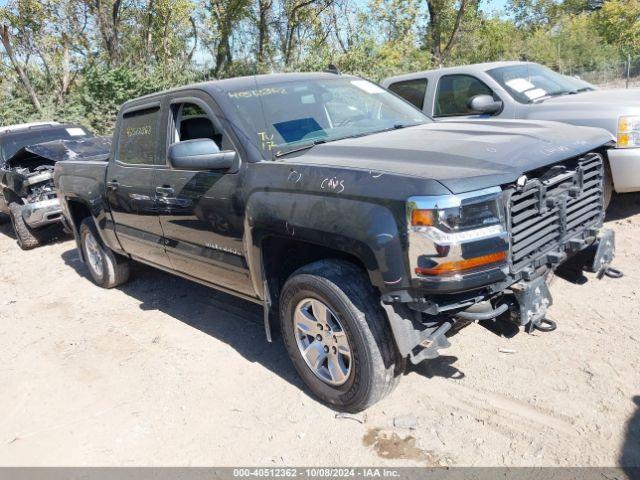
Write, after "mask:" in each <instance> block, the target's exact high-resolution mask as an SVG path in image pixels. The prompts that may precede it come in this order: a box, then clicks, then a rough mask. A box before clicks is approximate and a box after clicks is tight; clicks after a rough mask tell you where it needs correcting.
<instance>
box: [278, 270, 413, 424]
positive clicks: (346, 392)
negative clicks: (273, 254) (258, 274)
mask: <svg viewBox="0 0 640 480" xmlns="http://www.w3.org/2000/svg"><path fill="white" fill-rule="evenodd" d="M316 305H317V307H316ZM325 308H326V311H328V312H329V314H328V316H327V315H318V316H319V317H320V319H319V320H318V319H316V317H315V315H317V313H316V312H315V310H318V312H322V313H324V311H325V310H324V309H325ZM305 309H306V310H305ZM326 318H329V319H330V320H328V321H327V322H325V321H323V319H326ZM309 319H311V321H309V323H308V324H309V328H310V329H311V330H310V331H307V330H305V328H300V325H304V324H305V322H306V321H307V320H309ZM316 321H318V324H317V329H316V326H315V325H314V323H315V322H316ZM331 323H332V324H333V328H331V325H330V324H331ZM321 325H322V326H324V328H321ZM280 326H281V331H282V336H283V339H284V343H285V346H286V348H287V352H288V353H289V356H290V357H291V360H292V362H293V364H294V366H295V368H296V370H297V371H298V374H299V375H300V377H301V378H302V380H303V381H304V383H305V384H306V385H307V386H308V387H309V389H310V390H311V392H312V393H313V394H314V395H315V396H316V397H318V398H319V399H320V400H321V401H322V402H324V403H326V404H328V405H329V406H331V407H332V408H334V409H336V410H342V411H347V412H359V411H362V410H364V409H366V408H367V407H369V406H371V405H373V404H374V403H376V402H377V401H378V400H380V399H382V398H383V397H385V396H386V395H388V394H389V393H390V392H391V391H392V390H393V388H394V387H395V386H396V384H397V381H398V378H399V377H400V375H401V374H402V373H403V372H404V367H405V363H404V359H402V358H400V356H399V354H398V353H397V350H396V348H395V344H394V341H393V337H392V334H391V330H390V328H389V324H388V321H387V318H386V314H385V313H384V310H383V309H382V306H381V304H380V296H379V295H378V293H377V292H376V291H375V289H374V288H373V287H372V286H371V284H370V282H369V279H368V278H367V276H366V275H365V273H364V272H363V271H362V270H361V269H359V268H358V267H357V266H355V265H353V264H351V263H348V262H344V261H337V260H322V261H319V262H315V263H312V264H310V265H307V266H305V267H303V268H301V269H299V270H297V271H296V272H294V273H293V274H292V275H291V277H289V279H288V280H287V282H286V283H285V285H284V287H283V289H282V295H281V297H280ZM327 327H329V328H327ZM327 332H328V333H327ZM336 335H337V336H338V337H339V338H340V340H338V339H336ZM300 338H302V339H303V340H300ZM316 340H317V341H316ZM301 342H302V343H301ZM334 342H335V343H334ZM305 344H307V345H308V347H307V348H303V347H304V346H305ZM311 344H313V345H316V348H313V347H312V345H311ZM323 345H324V346H323ZM336 345H337V346H338V350H337V352H336V350H334V346H336ZM347 350H348V352H349V354H348V355H346V354H344V353H341V352H344V351H347ZM323 351H324V352H325V354H323V353H322V352H323ZM303 352H315V355H314V356H313V357H312V358H311V360H310V353H303ZM319 358H321V360H318V359H319ZM347 360H348V361H347ZM312 363H314V364H316V365H318V367H317V368H313V367H312V366H311V364H312ZM336 365H340V366H341V367H342V370H341V371H339V372H338V374H337V375H334V372H335V371H336V370H337V367H336Z"/></svg>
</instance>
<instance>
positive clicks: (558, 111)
mask: <svg viewBox="0 0 640 480" xmlns="http://www.w3.org/2000/svg"><path fill="white" fill-rule="evenodd" d="M382 86H383V87H385V88H388V89H389V90H391V91H392V92H394V93H396V94H398V95H400V96H401V97H403V98H404V99H405V100H408V101H409V102H411V103H413V104H414V105H415V106H416V107H418V108H419V109H421V110H422V111H423V112H424V113H426V114H427V115H429V116H431V117H433V118H434V119H435V120H437V121H446V120H454V119H457V120H460V119H461V118H470V119H511V120H513V119H526V120H554V121H558V122H564V123H570V124H573V125H581V126H587V127H600V128H604V129H605V130H608V131H609V132H611V134H612V136H613V137H615V144H613V143H612V146H613V147H615V148H611V149H609V150H608V154H607V155H608V159H607V160H608V165H607V166H606V171H607V178H606V179H605V204H607V205H608V203H609V201H610V200H611V196H612V194H613V192H614V191H616V192H635V191H639V190H640V90H638V89H610V90H599V89H597V88H596V87H594V86H593V85H590V84H588V83H587V82H584V81H581V80H578V79H576V78H572V77H567V76H564V75H560V74H558V73H555V72H553V71H551V70H549V69H548V68H546V67H543V66H542V65H538V64H536V63H529V62H493V63H482V64H475V65H465V66H461V67H451V68H441V69H438V70H429V71H425V72H417V73H410V74H407V75H400V76H396V77H390V78H387V79H385V80H383V81H382ZM612 140H613V138H612Z"/></svg>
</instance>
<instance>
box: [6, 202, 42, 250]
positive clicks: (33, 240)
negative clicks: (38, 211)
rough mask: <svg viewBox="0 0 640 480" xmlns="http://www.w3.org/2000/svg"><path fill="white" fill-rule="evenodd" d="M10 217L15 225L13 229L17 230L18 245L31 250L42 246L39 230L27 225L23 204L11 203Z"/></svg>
mask: <svg viewBox="0 0 640 480" xmlns="http://www.w3.org/2000/svg"><path fill="white" fill-rule="evenodd" d="M9 212H10V213H9V218H10V219H11V225H13V231H14V232H16V240H17V241H18V246H19V247H20V248H21V249H22V250H31V249H32V248H36V247H38V246H40V243H41V239H40V236H39V234H38V232H37V231H35V230H33V229H31V228H30V227H29V225H27V224H26V223H25V221H24V218H23V217H22V205H20V204H19V203H16V202H13V203H12V204H11V205H9Z"/></svg>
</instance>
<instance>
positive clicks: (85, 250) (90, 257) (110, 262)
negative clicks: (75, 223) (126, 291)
mask: <svg viewBox="0 0 640 480" xmlns="http://www.w3.org/2000/svg"><path fill="white" fill-rule="evenodd" d="M80 245H81V247H82V254H83V256H84V259H85V263H86V265H87V268H88V269H89V273H90V274H91V279H92V280H93V283H95V284H96V285H98V286H99V287H103V288H113V287H117V286H118V285H122V284H123V283H125V282H126V281H127V280H129V259H128V258H126V257H123V256H122V255H118V254H117V253H115V252H113V251H112V250H111V249H110V248H109V247H107V246H106V245H105V244H104V243H102V239H101V238H100V235H98V230H97V229H96V226H95V223H94V222H93V219H92V218H85V219H84V220H83V221H82V223H81V224H80Z"/></svg>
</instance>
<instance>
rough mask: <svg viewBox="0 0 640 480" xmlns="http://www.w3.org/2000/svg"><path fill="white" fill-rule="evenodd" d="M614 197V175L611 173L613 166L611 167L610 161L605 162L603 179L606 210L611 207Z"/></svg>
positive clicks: (603, 196)
mask: <svg viewBox="0 0 640 480" xmlns="http://www.w3.org/2000/svg"><path fill="white" fill-rule="evenodd" d="M612 198H613V177H612V175H611V167H609V163H608V162H605V165H604V179H603V185H602V199H603V202H604V209H605V211H606V210H607V209H608V208H609V205H610V204H611V199H612Z"/></svg>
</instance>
